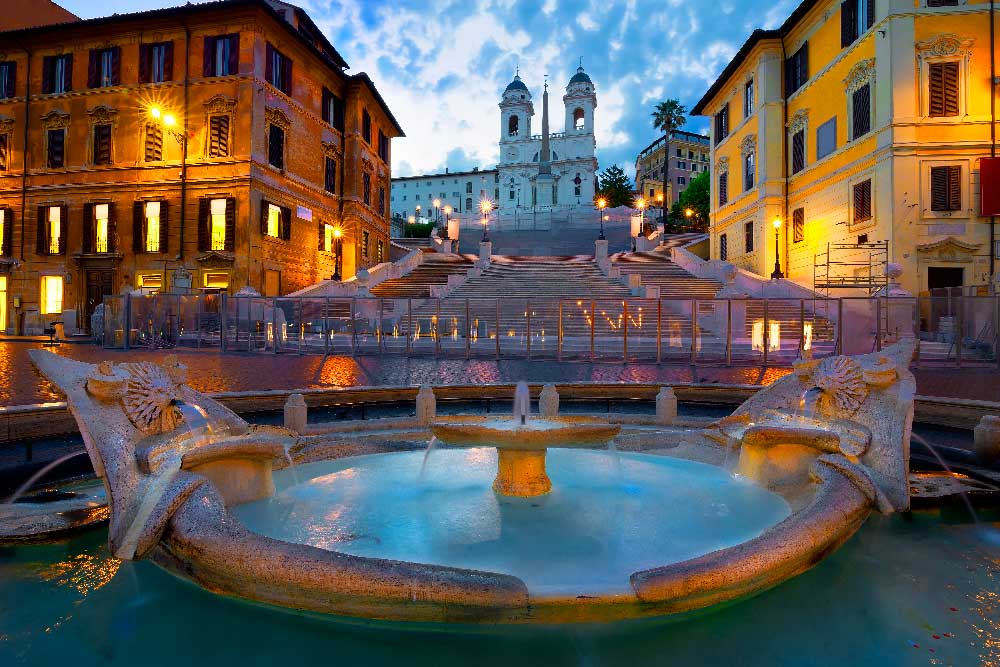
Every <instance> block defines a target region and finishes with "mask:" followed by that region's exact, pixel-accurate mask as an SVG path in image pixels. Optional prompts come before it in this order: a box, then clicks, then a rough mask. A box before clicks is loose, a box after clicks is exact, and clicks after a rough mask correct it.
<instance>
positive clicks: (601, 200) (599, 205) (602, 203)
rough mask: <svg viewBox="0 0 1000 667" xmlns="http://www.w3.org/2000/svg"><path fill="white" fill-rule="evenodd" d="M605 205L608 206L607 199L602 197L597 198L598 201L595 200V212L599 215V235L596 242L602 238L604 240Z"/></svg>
mask: <svg viewBox="0 0 1000 667" xmlns="http://www.w3.org/2000/svg"><path fill="white" fill-rule="evenodd" d="M607 205H608V200H607V199H605V198H604V197H600V198H598V200H597V210H598V211H599V212H600V214H601V235H600V236H598V237H597V240H598V241H603V240H604V238H605V237H604V209H605V208H606V207H607Z"/></svg>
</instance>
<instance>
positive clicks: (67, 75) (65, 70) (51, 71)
mask: <svg viewBox="0 0 1000 667" xmlns="http://www.w3.org/2000/svg"><path fill="white" fill-rule="evenodd" d="M71 90H73V54H72V53H67V54H64V55H61V56H45V58H44V59H43V60H42V93H44V94H46V95H53V94H59V93H68V92H69V91H71Z"/></svg>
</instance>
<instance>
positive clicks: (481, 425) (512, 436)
mask: <svg viewBox="0 0 1000 667" xmlns="http://www.w3.org/2000/svg"><path fill="white" fill-rule="evenodd" d="M496 422H505V423H510V424H511V425H512V427H513V428H499V427H493V426H492V425H491V424H493V423H496ZM553 424H554V425H556V426H555V427H554V428H540V426H542V425H553ZM430 430H431V433H433V434H434V436H435V437H436V438H437V439H438V440H439V441H440V442H441V443H442V444H444V445H448V446H450V447H494V448H496V449H514V450H521V451H544V450H546V449H555V448H570V449H587V448H593V447H604V446H606V445H607V444H608V443H609V442H610V441H611V440H612V439H613V438H614V437H615V436H616V435H618V433H619V432H620V431H621V425H620V424H612V423H610V422H609V421H608V420H607V419H602V418H600V417H596V416H589V415H572V416H553V417H537V416H532V417H530V418H529V419H528V420H527V421H526V422H525V423H524V424H520V423H518V422H517V420H516V419H515V418H513V417H504V416H501V415H461V416H459V415H452V416H447V417H437V418H435V420H434V421H433V422H432V423H431V424H430Z"/></svg>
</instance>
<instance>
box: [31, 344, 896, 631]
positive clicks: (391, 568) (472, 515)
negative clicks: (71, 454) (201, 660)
mask: <svg viewBox="0 0 1000 667" xmlns="http://www.w3.org/2000/svg"><path fill="white" fill-rule="evenodd" d="M912 354H913V343H912V341H910V342H906V341H904V342H900V343H898V344H896V345H894V346H892V347H890V348H887V349H885V350H882V351H881V352H878V353H874V354H869V355H862V356H858V357H833V358H826V359H819V360H815V359H805V360H802V361H801V362H799V363H798V364H796V368H795V372H794V373H793V374H791V375H789V376H786V377H784V378H782V379H780V380H778V381H776V382H775V383H773V384H772V385H770V386H769V387H767V388H764V389H762V390H760V391H759V392H758V393H757V394H756V395H755V396H753V397H752V398H751V399H750V400H748V401H747V402H746V403H744V404H743V405H742V406H740V408H739V409H737V410H736V412H735V413H734V414H733V415H732V416H731V417H727V418H725V419H722V420H720V421H718V422H717V423H715V424H713V425H711V426H709V427H707V428H704V429H682V428H672V427H666V426H663V425H662V423H660V422H657V421H656V420H654V419H652V418H650V419H649V420H647V421H646V422H641V421H635V420H633V421H632V422H631V423H632V424H638V426H634V427H633V426H629V427H628V428H630V429H632V430H630V431H629V437H630V438H633V440H631V441H630V442H632V443H634V442H636V438H638V439H641V440H642V441H643V442H647V443H648V446H649V448H650V449H655V450H656V452H655V453H653V452H649V453H646V452H641V453H637V452H632V451H627V452H621V453H620V454H619V456H620V457H621V459H620V465H621V468H622V469H621V470H620V471H616V470H614V469H613V468H614V465H612V463H613V462H612V460H611V457H608V456H606V455H605V454H604V453H596V452H592V451H588V450H590V449H593V448H597V447H603V446H606V445H607V444H608V443H609V442H611V441H612V439H613V438H615V437H616V435H617V434H618V433H619V430H620V429H622V428H623V427H622V425H620V424H610V423H608V422H607V421H605V420H600V419H596V418H590V417H566V416H562V417H560V416H551V411H550V412H548V413H547V414H546V415H545V416H544V417H534V416H532V415H530V403H529V397H528V393H527V392H528V388H527V386H526V385H524V384H521V385H519V386H518V388H517V389H516V391H515V408H514V412H513V414H512V416H511V417H509V418H496V417H492V416H479V417H469V416H455V417H448V418H437V419H433V418H430V419H424V418H421V419H414V420H412V421H411V422H409V423H408V425H407V426H406V428H408V429H410V430H409V431H407V435H406V437H408V438H410V439H411V440H412V438H413V436H414V434H417V435H418V437H419V435H420V434H423V437H426V438H427V439H430V438H431V437H432V436H433V437H434V438H437V439H438V440H439V441H440V442H441V444H442V445H445V446H446V447H442V448H438V449H437V450H436V451H435V454H434V456H433V457H429V451H428V452H424V451H419V450H406V449H401V448H399V447H396V448H393V447H392V446H390V445H379V446H375V445H374V444H373V445H371V446H366V444H365V443H366V439H372V438H374V436H372V435H369V434H368V433H369V432H361V431H359V432H358V433H356V434H353V436H352V437H353V440H352V442H353V443H354V444H352V445H350V446H343V445H340V444H339V443H338V441H337V438H336V436H334V435H327V436H324V435H322V434H316V433H310V434H307V435H300V434H295V433H293V432H291V431H286V430H285V429H281V428H265V427H252V426H250V425H248V424H247V423H246V422H245V421H243V420H242V419H240V418H239V417H238V416H236V415H235V414H233V413H232V412H231V411H229V410H228V409H226V408H225V407H224V406H222V405H221V404H219V403H218V402H216V401H214V400H212V399H210V398H208V397H206V396H202V395H200V394H198V393H197V392H195V391H193V390H192V389H191V388H190V387H188V386H187V385H186V383H185V370H184V368H183V366H181V365H180V364H178V363H177V361H176V359H170V358H168V359H167V360H166V361H165V363H164V364H162V365H160V366H157V365H154V364H149V363H141V364H131V363H121V364H114V365H113V364H107V363H105V364H100V365H98V366H95V365H90V364H84V363H79V362H75V361H71V360H68V359H66V358H63V357H60V356H57V355H54V354H51V353H48V352H43V351H33V352H32V359H33V361H34V362H35V364H36V365H37V367H38V368H39V369H40V370H41V371H42V372H43V373H44V374H45V375H46V376H48V377H49V378H50V379H51V380H52V381H53V382H54V383H56V384H57V385H58V386H59V387H60V388H61V389H62V391H63V392H64V393H65V394H66V398H67V402H68V405H69V407H70V409H71V410H72V412H73V414H74V416H75V418H76V419H77V422H78V424H79V426H80V431H81V434H82V435H83V439H84V442H85V444H86V448H87V452H88V454H89V455H90V457H91V459H92V462H93V465H94V468H95V470H96V471H97V473H98V475H99V476H100V477H101V478H102V480H103V482H104V485H105V489H106V494H107V497H108V502H109V506H110V513H111V518H110V526H109V536H108V540H109V545H110V547H111V549H112V551H113V552H114V553H116V554H118V555H119V556H120V557H122V558H126V559H144V558H148V559H150V560H152V561H153V562H155V563H156V564H158V565H159V566H161V567H163V568H165V569H167V570H169V571H171V572H173V573H175V574H177V575H178V576H180V577H183V578H186V579H189V580H191V581H193V582H195V583H197V584H199V585H200V586H202V587H204V588H206V589H208V590H210V591H213V592H215V593H219V594H224V595H229V596H234V597H239V598H245V599H249V600H253V601H257V602H264V603H268V604H273V605H279V606H284V607H290V608H294V609H300V610H308V611H315V612H324V613H332V614H337V615H342V616H352V617H365V618H371V619H388V620H396V621H418V622H439V623H440V622H445V623H486V624H496V623H567V622H593V621H608V620H618V619H625V618H637V617H645V616H656V615H667V614H677V613H683V612H690V611H694V610H698V609H702V608H705V607H711V606H713V605H717V604H720V603H724V602H728V601H735V600H738V599H741V598H744V597H746V596H750V595H753V594H756V593H758V592H761V591H763V590H766V589H768V588H770V587H772V586H775V585H777V584H779V583H781V582H782V581H785V580H786V579H788V578H790V577H793V576H795V575H797V574H799V573H801V572H803V571H805V570H807V569H809V568H810V567H812V566H813V565H815V564H816V563H817V562H819V561H820V560H822V559H823V558H824V557H825V556H826V555H828V554H829V553H831V552H832V551H833V550H835V549H836V548H837V547H838V546H840V545H841V544H842V543H843V542H844V541H846V540H847V539H849V538H850V537H851V535H852V534H853V533H854V532H855V531H856V530H857V529H858V528H859V527H860V526H861V524H862V523H863V522H864V521H865V519H866V518H867V517H868V515H869V514H870V513H871V512H872V511H873V510H879V511H881V512H884V513H888V512H894V511H900V510H905V509H907V508H908V506H909V488H908V485H907V460H908V443H909V436H910V425H911V421H912V417H913V393H914V387H915V384H914V380H913V377H912V375H911V374H910V372H909V370H908V364H909V361H910V359H911V357H912ZM429 391H430V390H429V389H425V390H422V392H423V393H424V395H425V397H426V395H427V394H428V393H429ZM804 398H805V399H807V400H806V402H807V403H808V407H809V408H810V410H809V414H803V413H802V412H801V411H800V406H801V405H802V403H803V400H804ZM429 405H430V404H429V403H427V402H426V401H425V403H424V406H425V408H426V407H427V406H429ZM194 406H197V407H198V408H200V409H194ZM427 416H428V415H424V417H427ZM636 419H638V418H636ZM626 440H627V439H626ZM549 450H552V451H551V452H550V451H549ZM729 452H731V453H732V454H731V456H732V457H733V460H734V465H735V468H736V471H737V472H738V473H739V474H738V475H735V476H734V475H731V474H729V472H728V470H726V469H725V468H724V467H723V466H724V464H725V463H726V462H727V459H728V457H729V456H730V454H729ZM428 458H432V460H431V461H430V462H428ZM288 459H292V460H293V462H294V464H295V471H288V472H285V471H283V470H280V468H282V467H284V466H286V465H287V463H288ZM422 469H423V471H422ZM276 471H277V472H276ZM293 472H294V475H293ZM418 478H420V480H421V481H420V482H419V483H417V480H418ZM623 478H624V480H625V481H624V482H623V481H622V480H623ZM491 480H492V485H491V484H490V481H491ZM519 498H524V499H525V500H524V501H523V502H521V501H519V500H518V499H519ZM293 510H294V511H293Z"/></svg>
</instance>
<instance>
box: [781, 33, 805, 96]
mask: <svg viewBox="0 0 1000 667" xmlns="http://www.w3.org/2000/svg"><path fill="white" fill-rule="evenodd" d="M808 80H809V42H806V43H804V44H803V45H802V46H801V47H799V50H798V51H796V52H795V53H793V54H792V55H791V57H789V58H788V59H787V60H785V97H791V95H792V93H794V92H795V91H796V90H798V89H799V88H801V87H802V86H803V85H805V83H806V81H808Z"/></svg>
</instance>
